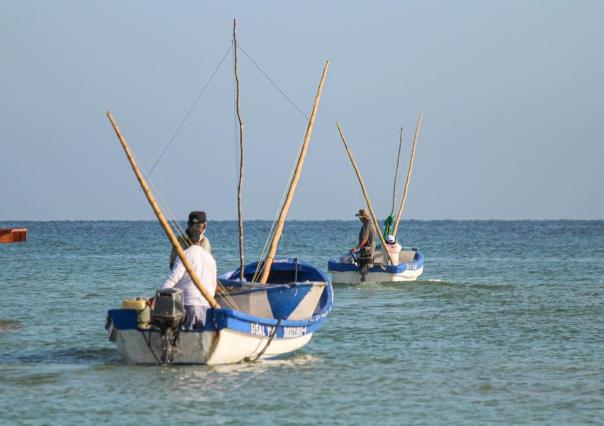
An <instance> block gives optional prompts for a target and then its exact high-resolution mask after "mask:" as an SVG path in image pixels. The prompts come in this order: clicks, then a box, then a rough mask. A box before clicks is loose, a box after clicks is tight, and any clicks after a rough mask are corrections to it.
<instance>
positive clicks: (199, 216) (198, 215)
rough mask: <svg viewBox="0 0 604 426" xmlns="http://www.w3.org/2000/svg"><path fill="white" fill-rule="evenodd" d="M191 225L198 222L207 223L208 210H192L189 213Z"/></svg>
mask: <svg viewBox="0 0 604 426" xmlns="http://www.w3.org/2000/svg"><path fill="white" fill-rule="evenodd" d="M188 223H189V226H191V225H195V224H198V223H206V212H191V213H189V222H188Z"/></svg>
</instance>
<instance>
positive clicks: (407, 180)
mask: <svg viewBox="0 0 604 426" xmlns="http://www.w3.org/2000/svg"><path fill="white" fill-rule="evenodd" d="M423 121H424V113H422V112H420V113H419V118H418V119H417V126H416V128H415V136H414V137H413V145H412V147H411V157H410V158H409V167H408V168H407V176H406V177H405V186H404V187H403V196H402V198H401V204H400V206H399V209H398V213H397V215H396V220H395V221H394V234H393V235H394V237H395V238H396V233H397V232H398V225H399V222H400V220H401V216H402V215H403V209H404V208H405V203H406V202H407V194H408V191H409V183H410V182H411V174H412V173H413V162H414V161H415V145H416V144H417V139H418V137H419V131H420V129H421V127H422V122H423Z"/></svg>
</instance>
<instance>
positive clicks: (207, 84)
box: [147, 42, 233, 178]
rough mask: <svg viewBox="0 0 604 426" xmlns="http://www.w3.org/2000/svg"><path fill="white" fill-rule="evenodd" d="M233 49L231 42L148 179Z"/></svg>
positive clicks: (152, 168) (154, 165)
mask: <svg viewBox="0 0 604 426" xmlns="http://www.w3.org/2000/svg"><path fill="white" fill-rule="evenodd" d="M232 48H233V43H232V42H231V44H230V46H229V47H228V49H227V51H226V52H225V53H224V56H223V57H222V59H221V60H220V62H219V63H218V65H217V66H216V68H215V69H214V72H213V73H212V75H211V76H210V78H209V79H208V81H207V82H206V84H205V85H204V86H203V88H202V89H201V91H200V92H199V94H198V95H197V98H195V101H194V102H193V105H191V107H190V108H189V110H188V111H187V113H186V114H185V117H184V118H183V119H182V121H181V122H180V124H179V125H178V127H177V128H176V131H175V132H174V134H173V135H172V137H171V138H170V141H169V142H168V144H167V145H166V146H165V147H164V150H163V151H162V152H161V154H160V155H159V157H158V158H157V160H155V163H154V164H153V167H151V171H150V172H149V175H148V176H147V178H148V177H149V176H151V174H152V173H153V171H154V170H155V167H157V164H158V163H159V161H160V160H161V159H162V157H163V156H164V154H165V153H166V151H167V150H168V148H169V147H170V145H172V142H174V139H176V136H177V135H178V132H180V129H182V126H183V125H184V124H185V121H187V119H188V118H189V116H190V115H191V113H192V112H193V110H194V109H195V107H196V106H197V103H198V102H199V99H200V98H201V96H202V95H203V94H204V93H205V91H206V89H207V88H208V86H209V85H210V82H211V81H212V80H213V79H214V76H215V75H216V73H217V72H218V70H219V69H220V67H221V65H222V63H223V62H224V60H225V59H226V57H227V55H228V54H229V52H230V51H231V49H232Z"/></svg>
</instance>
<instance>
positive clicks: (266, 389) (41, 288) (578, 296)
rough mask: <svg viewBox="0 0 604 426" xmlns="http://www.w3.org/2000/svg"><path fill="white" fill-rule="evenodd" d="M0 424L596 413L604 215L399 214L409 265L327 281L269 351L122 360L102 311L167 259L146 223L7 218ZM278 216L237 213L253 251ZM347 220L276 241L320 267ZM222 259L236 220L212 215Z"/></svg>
mask: <svg viewBox="0 0 604 426" xmlns="http://www.w3.org/2000/svg"><path fill="white" fill-rule="evenodd" d="M8 226H25V227H27V228H28V238H27V242H26V243H21V244H4V245H0V290H1V293H0V423H1V424H104V423H105V424H133V425H134V424H136V425H139V424H140V425H143V424H144V425H155V424H186V423H190V424H262V425H265V424H460V423H463V424H489V423H503V424H602V423H604V298H603V295H604V244H603V243H604V222H603V221H518V222H515V221H407V222H403V223H402V225H401V228H400V232H399V237H400V243H401V244H402V245H403V246H413V247H417V248H419V249H420V250H421V251H422V252H423V253H424V254H425V256H426V263H425V269H424V274H423V275H422V276H421V278H420V280H419V281H417V282H410V283H396V284H392V283H391V284H371V285H363V286H336V287H335V304H334V307H333V310H332V311H331V313H330V314H329V316H328V318H327V321H326V323H325V325H324V327H323V328H322V329H321V330H319V331H318V332H317V333H316V334H315V335H314V337H313V339H312V340H311V342H310V343H309V344H308V345H307V346H306V347H304V348H303V349H301V350H299V351H297V352H295V353H292V354H289V355H287V356H284V357H282V358H280V359H277V360H268V361H262V362H257V363H253V364H238V365H230V366H218V367H207V366H186V367H164V368H162V367H156V366H131V365H127V364H124V363H123V362H122V361H121V360H120V358H119V356H118V354H117V351H116V349H115V347H114V344H112V343H110V342H109V341H108V340H107V336H106V333H105V330H104V325H105V317H106V311H107V309H109V308H115V307H119V306H120V304H121V301H122V300H123V299H126V298H132V297H136V296H145V297H150V296H151V295H153V293H154V290H155V289H156V288H158V287H159V286H160V285H161V284H162V282H163V280H164V279H165V278H166V276H167V274H168V255H169V252H170V247H169V243H168V240H167V239H166V237H165V235H164V234H163V231H162V230H161V228H160V227H159V225H158V224H157V223H156V222H144V221H140V222H137V221H134V222H128V221H120V222H92V221H82V222H19V223H16V222H0V227H8ZM270 226H271V223H270V222H263V221H254V222H247V223H246V224H245V245H246V263H247V262H252V261H255V260H257V259H258V257H259V255H260V253H261V251H262V248H263V246H264V244H265V240H266V237H267V235H268V232H269V230H270ZM358 228H359V223H358V222H352V221H313V222H295V221H293V222H288V223H287V224H286V227H285V233H284V236H283V239H282V241H281V245H280V246H279V255H286V256H293V257H300V258H303V259H305V260H307V261H310V262H311V263H314V264H315V265H317V266H319V267H321V268H323V269H326V268H327V261H328V260H329V259H330V258H334V257H337V256H338V255H340V254H343V253H344V252H346V251H347V250H349V249H350V248H351V247H353V246H354V245H355V243H356V241H355V239H356V236H357V235H358ZM207 235H208V237H209V238H210V240H211V242H212V247H213V254H214V256H215V258H216V260H217V263H218V269H219V272H225V271H228V270H230V269H233V268H235V267H237V266H238V264H239V251H238V241H239V240H238V234H237V223H236V222H233V221H229V222H210V223H209V228H208V232H207Z"/></svg>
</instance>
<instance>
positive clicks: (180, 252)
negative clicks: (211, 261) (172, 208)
mask: <svg viewBox="0 0 604 426" xmlns="http://www.w3.org/2000/svg"><path fill="white" fill-rule="evenodd" d="M107 118H108V119H109V122H110V123H111V126H112V127H113V130H115V134H116V135H117V138H118V139H119V140H120V143H121V144H122V147H123V148H124V152H125V153H126V157H128V161H129V162H130V165H131V166H132V170H133V171H134V174H135V175H136V178H137V179H138V183H140V185H141V188H142V189H143V192H144V193H145V195H146V196H147V200H149V204H150V205H151V208H152V209H153V212H154V213H155V216H157V219H158V220H159V223H160V224H161V226H162V228H164V231H165V232H166V235H167V236H168V239H169V240H170V242H171V243H172V247H174V249H175V250H176V253H177V254H178V257H179V258H180V260H181V261H182V263H183V265H184V267H185V269H186V270H187V273H188V274H189V276H190V277H191V279H192V280H193V283H195V286H196V287H197V289H198V290H199V291H200V292H201V294H202V295H203V297H205V298H206V300H207V301H208V302H209V303H210V306H211V307H212V308H220V306H219V305H218V303H217V302H216V300H215V299H214V298H213V297H212V295H210V293H208V291H207V290H206V289H205V287H204V286H203V285H201V281H200V280H199V277H198V276H197V274H196V273H195V271H193V268H192V266H191V264H190V263H189V261H188V260H187V257H186V256H185V252H184V250H183V249H182V247H181V246H180V244H179V243H178V240H177V239H176V236H175V235H174V232H173V231H172V228H171V227H170V224H169V223H168V221H167V220H166V218H165V217H164V215H163V213H162V212H161V210H160V208H159V206H158V205H157V203H156V202H155V198H153V194H152V193H151V189H149V186H148V185H147V182H146V181H145V178H144V177H143V175H142V173H141V172H140V170H139V168H138V165H137V164H136V160H135V159H134V157H133V156H132V153H131V152H130V148H129V147H128V144H127V143H126V140H125V139H124V137H123V136H122V133H121V132H120V129H119V128H118V127H117V123H116V122H115V120H114V119H113V115H111V112H110V111H107Z"/></svg>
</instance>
